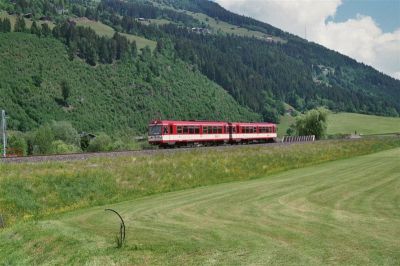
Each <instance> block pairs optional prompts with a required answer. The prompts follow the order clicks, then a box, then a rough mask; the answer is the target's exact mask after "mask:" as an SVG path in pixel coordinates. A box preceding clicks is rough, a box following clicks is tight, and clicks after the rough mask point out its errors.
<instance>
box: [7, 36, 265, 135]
mask: <svg viewBox="0 0 400 266" xmlns="http://www.w3.org/2000/svg"><path fill="white" fill-rule="evenodd" d="M0 57H1V58H2V60H1V62H0V73H1V75H0V90H1V94H2V97H1V98H0V106H1V107H3V108H5V109H6V110H7V111H8V115H9V116H10V119H9V127H10V128H15V129H18V130H23V131H25V130H29V129H32V128H35V127H36V126H38V125H39V124H43V123H45V122H49V121H51V120H69V121H72V122H73V124H74V125H75V126H76V127H77V128H78V129H79V130H84V131H90V130H92V131H106V132H113V131H119V130H128V129H134V130H137V131H140V132H143V131H144V130H145V128H146V125H147V123H148V122H149V121H150V120H152V119H154V118H176V119H178V118H179V119H216V120H243V121H245V120H256V119H259V116H258V115H257V114H254V113H252V112H250V111H248V110H246V109H245V108H243V107H241V106H240V105H239V104H238V103H237V102H236V101H235V100H234V99H233V98H232V97H231V96H230V95H229V94H228V93H226V92H225V91H224V90H223V89H222V88H221V87H219V86H218V85H216V84H214V83H213V82H211V81H209V80H208V79H207V78H205V77H204V76H202V75H201V74H200V73H199V72H197V71H193V70H191V69H190V67H189V66H188V65H186V64H185V63H183V62H181V61H180V60H176V61H172V60H171V59H169V58H167V57H165V56H161V55H158V56H157V57H155V56H154V57H150V58H148V60H143V59H141V58H142V57H138V58H137V60H136V61H135V62H122V61H121V62H118V63H114V64H111V65H108V64H107V65H106V64H105V65H98V66H96V67H92V66H90V65H88V64H86V63H84V62H83V61H81V60H73V61H70V60H68V55H67V51H66V48H65V46H64V45H63V44H62V43H61V42H59V41H57V40H55V39H53V38H44V37H41V38H38V37H37V36H35V35H32V34H26V33H2V34H0ZM154 64H156V65H157V72H156V70H154V69H153V71H152V70H151V69H150V65H154ZM153 72H156V74H154V73H153ZM37 76H41V79H42V80H43V81H42V82H41V84H35V82H34V80H35V77H37ZM65 79H66V80H68V82H69V84H70V86H71V96H70V106H69V107H68V108H67V107H65V106H63V105H62V104H60V101H61V99H62V96H61V88H60V83H61V81H62V80H65Z"/></svg>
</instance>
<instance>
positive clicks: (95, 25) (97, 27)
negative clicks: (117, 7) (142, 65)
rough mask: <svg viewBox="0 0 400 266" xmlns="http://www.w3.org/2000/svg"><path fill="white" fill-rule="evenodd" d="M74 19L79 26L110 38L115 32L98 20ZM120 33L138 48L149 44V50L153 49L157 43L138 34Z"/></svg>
mask: <svg viewBox="0 0 400 266" xmlns="http://www.w3.org/2000/svg"><path fill="white" fill-rule="evenodd" d="M74 21H75V22H76V24H77V25H79V26H84V27H89V28H91V29H92V30H94V31H95V32H96V33H97V34H98V35H100V36H106V37H109V38H111V37H112V36H113V35H114V33H115V30H114V29H113V28H111V27H110V26H107V25H105V24H103V23H101V22H100V21H93V20H89V19H87V18H76V19H74ZM121 35H123V36H125V37H126V38H127V39H128V40H130V41H135V42H136V45H137V47H138V49H141V48H144V47H145V46H149V47H150V49H151V50H154V49H155V48H156V45H157V43H156V42H155V41H151V40H148V39H146V38H143V37H140V36H136V35H132V34H126V33H121Z"/></svg>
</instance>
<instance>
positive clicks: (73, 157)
mask: <svg viewBox="0 0 400 266" xmlns="http://www.w3.org/2000/svg"><path fill="white" fill-rule="evenodd" d="M331 141H332V140H320V141H315V142H327V143H328V142H331ZM342 141H357V139H353V140H342ZM307 143H310V142H292V143H288V142H285V143H282V142H278V143H262V144H249V145H246V144H243V145H221V146H208V147H204V146H200V147H193V148H175V149H157V148H154V149H142V150H130V151H113V152H91V153H72V154H54V155H34V156H22V157H8V158H0V163H1V162H3V163H39V162H49V161H78V160H87V159H90V158H96V157H121V156H146V155H157V154H169V153H176V152H190V151H193V150H194V149H210V150H222V149H230V148H237V147H274V146H287V145H293V144H307Z"/></svg>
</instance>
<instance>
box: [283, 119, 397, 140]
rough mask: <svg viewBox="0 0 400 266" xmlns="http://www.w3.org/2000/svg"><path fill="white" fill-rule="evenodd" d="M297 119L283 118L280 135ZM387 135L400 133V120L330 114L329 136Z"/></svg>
mask: <svg viewBox="0 0 400 266" xmlns="http://www.w3.org/2000/svg"><path fill="white" fill-rule="evenodd" d="M294 121H295V118H294V117H291V116H287V115H285V116H282V117H281V121H280V124H279V127H278V135H279V136H284V135H286V130H287V129H288V128H289V127H290V125H291V124H292V123H294ZM355 132H357V134H362V135H370V134H386V133H397V132H400V118H397V117H383V116H375V115H363V114H355V113H330V114H329V115H328V129H327V133H328V135H335V134H354V133H355Z"/></svg>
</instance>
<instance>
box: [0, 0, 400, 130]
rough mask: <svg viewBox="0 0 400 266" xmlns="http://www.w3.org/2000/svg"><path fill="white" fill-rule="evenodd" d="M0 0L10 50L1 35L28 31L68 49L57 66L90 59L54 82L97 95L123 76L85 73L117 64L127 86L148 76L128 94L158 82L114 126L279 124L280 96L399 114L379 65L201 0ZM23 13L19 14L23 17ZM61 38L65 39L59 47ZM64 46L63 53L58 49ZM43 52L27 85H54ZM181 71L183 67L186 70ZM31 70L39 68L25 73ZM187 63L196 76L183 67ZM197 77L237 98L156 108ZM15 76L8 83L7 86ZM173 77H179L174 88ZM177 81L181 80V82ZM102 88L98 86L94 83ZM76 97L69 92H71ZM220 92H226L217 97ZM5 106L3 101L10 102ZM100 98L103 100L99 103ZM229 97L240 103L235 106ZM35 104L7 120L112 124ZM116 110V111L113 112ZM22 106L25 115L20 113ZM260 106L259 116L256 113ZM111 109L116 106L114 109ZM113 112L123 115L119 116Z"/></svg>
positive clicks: (391, 84) (392, 87)
mask: <svg viewBox="0 0 400 266" xmlns="http://www.w3.org/2000/svg"><path fill="white" fill-rule="evenodd" d="M0 8H1V9H3V10H7V11H8V13H9V14H11V15H13V16H15V17H16V21H15V25H13V27H11V22H10V21H9V20H8V19H3V20H1V19H0V32H6V33H3V35H4V34H7V35H4V36H1V35H0V37H1V38H0V41H2V44H1V45H2V46H3V47H7V49H8V46H10V47H11V46H13V45H12V44H11V43H10V42H7V40H6V39H9V38H29V39H30V40H31V39H32V38H34V37H33V36H30V37H28V35H34V36H37V37H36V38H37V40H38V41H39V42H40V45H45V44H44V43H47V45H51V46H57V47H59V48H58V49H61V50H59V53H60V54H66V56H65V57H64V56H61V57H58V59H57V60H59V61H58V62H57V65H59V66H60V68H62V69H65V68H68V67H67V66H69V67H70V66H71V64H80V65H81V64H82V62H81V61H80V60H78V59H83V60H84V61H85V62H86V64H87V66H86V67H83V66H81V68H84V69H86V70H85V71H82V72H80V73H75V74H74V75H65V77H62V76H60V77H59V78H58V80H57V81H52V82H55V83H58V84H60V82H61V79H65V80H66V82H68V83H70V84H72V85H71V87H73V89H72V91H77V90H79V91H80V90H87V91H89V90H92V91H93V90H95V91H96V93H100V94H101V93H105V94H107V93H109V91H113V90H116V89H117V88H116V86H121V84H120V83H118V82H116V83H109V82H105V81H101V82H96V83H97V84H91V86H93V87H91V88H90V89H86V88H83V86H86V85H88V84H86V85H84V84H85V83H84V82H82V80H87V79H88V76H85V75H89V76H90V75H94V74H93V73H96V72H98V71H100V70H99V69H101V71H102V73H101V74H100V78H99V79H102V76H104V77H111V76H112V75H117V76H121V74H120V73H117V72H115V71H116V68H121V69H122V70H121V72H122V73H125V74H126V77H124V78H126V80H125V81H123V82H122V83H124V85H123V86H122V87H123V88H124V87H126V86H128V85H127V82H128V80H129V78H128V77H127V76H129V75H132V74H133V76H132V77H133V80H134V83H135V84H137V82H138V80H140V82H139V83H143V84H148V85H140V86H138V85H135V86H133V87H132V90H133V92H132V93H133V94H137V93H139V91H140V89H138V88H139V87H145V88H148V90H149V91H153V90H154V88H155V87H157V88H158V89H156V91H157V90H159V89H160V93H161V94H160V95H159V96H160V98H157V99H156V98H154V97H152V96H149V99H145V100H143V99H142V100H143V101H142V102H136V103H133V102H132V103H126V105H127V106H126V108H131V109H132V110H133V109H134V110H137V111H138V112H140V111H139V110H140V108H144V110H148V111H145V112H141V114H142V115H143V114H144V113H146V112H147V113H146V115H144V116H143V117H142V118H140V119H139V121H140V122H139V123H131V122H127V121H124V122H122V121H119V122H115V124H118V126H117V128H119V129H122V128H124V127H126V128H134V129H136V130H139V131H142V130H144V128H145V122H144V121H145V120H146V119H150V118H151V116H154V115H155V114H156V113H157V114H159V116H162V117H165V118H176V119H235V118H236V119H242V120H243V119H250V120H251V119H260V117H262V119H263V120H267V121H275V122H277V121H278V120H279V116H280V115H281V114H282V113H283V112H284V103H288V104H290V105H291V106H293V107H294V108H296V109H298V110H300V111H306V110H309V109H312V108H315V107H318V106H325V107H328V108H329V109H331V110H334V111H349V112H359V113H366V114H378V115H388V116H398V115H399V113H400V81H398V80H395V79H393V78H391V77H388V76H386V75H384V74H382V73H379V72H378V71H376V70H374V69H373V68H371V67H369V66H366V65H363V64H360V63H357V62H356V61H355V60H353V59H351V58H349V57H346V56H343V55H341V54H339V53H337V52H334V51H331V50H329V49H326V48H324V47H322V46H320V45H317V44H315V43H309V42H307V41H305V40H302V39H301V38H298V37H296V36H293V35H291V34H288V33H285V32H283V31H281V30H279V29H277V28H274V27H272V26H270V25H268V24H266V23H262V22H259V21H256V20H254V19H252V18H248V17H244V16H239V15H236V14H234V13H232V12H229V11H227V10H225V9H223V8H222V7H220V6H219V5H218V4H216V3H214V2H210V1H206V0H190V1H189V0H154V1H144V0H141V1H117V0H102V1H100V2H94V1H90V0H15V1H12V2H10V1H8V0H0ZM184 10H186V11H184ZM192 12H198V13H203V14H205V15H207V16H208V17H209V18H213V19H215V20H216V21H217V23H218V21H223V22H226V23H230V25H236V26H240V27H241V28H243V29H246V30H249V31H250V30H251V31H258V32H260V33H261V34H266V35H265V36H273V37H279V38H280V39H281V40H283V41H267V39H265V38H260V37H259V36H254V37H249V36H242V35H239V34H227V33H224V32H221V31H216V30H213V28H212V26H210V24H208V23H207V20H208V18H207V19H206V21H201V20H199V19H197V18H196V17H195V16H194V15H193V14H194V13H192ZM23 16H25V19H23V18H22V17H23ZM26 17H28V20H29V21H33V23H32V24H31V25H30V27H28V26H27V25H25V21H26ZM81 17H86V18H87V19H90V20H92V21H99V22H101V23H103V24H105V25H108V26H110V27H112V28H113V29H114V30H115V32H116V33H115V34H114V35H113V37H111V38H109V37H105V36H101V35H99V34H98V32H96V31H95V30H93V29H91V28H88V27H82V26H78V25H76V23H75V21H74V20H73V19H74V18H81ZM139 18H140V19H139ZM150 19H153V20H164V21H168V22H169V23H162V24H157V23H143V22H142V21H141V20H149V21H150ZM43 21H45V22H46V21H50V22H51V23H52V24H54V27H51V28H50V27H49V26H48V23H42V22H43ZM39 22H40V23H39ZM196 28H200V29H203V28H204V29H207V31H204V32H201V33H199V32H198V31H194V30H193V29H196ZM11 31H15V32H20V33H19V35H15V34H11V33H8V32H11ZM123 34H133V35H136V36H142V37H144V38H147V39H150V40H153V41H156V42H157V47H156V49H155V50H154V51H151V50H150V48H149V47H146V48H144V49H141V50H139V51H138V49H137V46H136V43H135V42H134V41H129V40H128V39H127V38H126V37H125V35H123ZM5 36H7V38H6V37H5ZM22 36H23V37H22ZM32 40H33V39H32ZM34 40H36V39H34ZM33 43H34V44H33V45H29V46H26V47H21V48H20V49H27V50H24V51H23V52H24V53H27V54H29V53H33V54H37V53H38V51H37V49H39V48H38V46H40V45H39V44H38V43H37V42H33ZM57 43H59V44H57ZM61 43H62V44H63V45H64V46H60V45H61ZM62 47H65V48H62ZM7 49H5V50H4V51H6V50H7ZM62 49H65V51H64V52H62ZM2 56H3V58H9V59H10V60H15V59H16V58H15V57H13V54H12V53H11V54H10V53H5V54H3V55H2ZM4 56H5V57H4ZM28 57H29V56H28ZM19 60H20V62H19V63H20V66H19V68H23V69H24V68H25V64H27V61H24V60H21V59H19ZM47 60H50V59H49V58H48V57H47V56H44V58H42V62H41V63H40V64H38V65H37V66H35V67H34V68H33V69H35V70H33V69H31V70H30V74H29V77H30V79H31V80H30V82H31V83H30V85H29V86H31V87H32V88H33V87H38V88H42V86H45V85H48V84H50V83H52V82H51V81H50V80H51V77H50V76H49V75H44V74H43V73H45V71H44V70H43V69H44V66H45V65H48V62H47ZM39 61H40V60H39ZM1 64H3V66H2V67H3V68H5V67H8V66H7V64H5V61H2V63H1ZM21 65H22V66H21ZM172 66H174V68H175V71H178V72H182V73H186V74H185V75H182V73H174V74H173V76H176V77H180V78H181V79H182V80H174V81H175V82H174V83H168V82H170V80H169V77H170V75H171V74H170V73H168V74H167V75H166V73H167V72H166V70H165V68H167V69H169V68H171V67H172ZM11 69H14V68H11ZM183 69H185V70H184V71H183ZM15 71H17V72H15V73H18V70H16V69H15ZM32 71H33V72H37V73H31V72H32ZM88 71H89V72H90V73H91V74H89V72H88ZM188 71H189V72H190V73H193V74H190V75H188ZM20 72H21V71H20ZM4 73H6V72H3V71H2V80H1V81H0V82H1V83H0V89H1V90H2V91H4V90H6V91H9V92H13V93H15V91H17V90H21V86H19V85H20V84H19V82H21V80H22V79H26V77H20V76H19V75H17V76H18V77H16V75H15V73H11V72H10V70H8V74H10V75H11V76H12V77H14V78H15V79H16V81H13V82H11V81H10V80H9V79H8V78H5V77H4ZM128 73H130V74H128ZM96 75H99V74H98V73H97V74H96ZM202 75H204V76H205V77H207V78H208V79H209V80H211V81H212V82H209V83H207V87H206V88H204V90H205V91H208V90H209V88H210V87H211V88H213V89H212V90H214V91H215V90H216V89H215V88H221V87H222V88H223V89H224V90H225V91H227V92H228V93H229V94H230V95H231V96H232V97H233V99H234V100H233V99H229V100H228V102H229V104H228V106H230V107H227V104H223V105H221V106H225V107H227V109H226V110H219V112H217V113H215V112H214V110H213V109H211V110H201V111H200V109H201V107H200V106H201V105H202V104H204V101H206V102H218V99H207V98H206V97H201V99H202V100H201V101H200V99H197V100H199V101H200V102H198V103H194V102H193V101H194V100H195V99H192V101H191V102H192V106H199V109H198V110H197V109H196V111H195V112H190V111H188V110H187V109H186V108H180V107H179V106H178V107H177V106H174V105H173V104H169V103H168V108H162V107H161V106H164V105H163V101H165V99H163V97H162V96H163V95H164V92H162V91H163V89H161V88H163V86H165V87H169V88H170V90H171V91H170V92H169V93H170V96H169V97H172V96H171V94H172V95H174V97H178V98H179V97H183V96H182V95H186V94H187V95H191V94H192V93H193V91H191V90H193V88H192V87H191V86H190V85H188V84H193V82H191V81H187V80H186V79H187V78H188V77H190V76H193V77H196V79H197V76H199V77H200V76H202ZM203 78H204V77H203ZM89 79H90V78H89ZM199 79H201V78H199ZM129 82H132V81H129ZM129 82H128V84H129ZM213 82H215V83H216V84H218V85H219V86H220V87H218V86H216V85H215V84H214V83H213ZM11 83H14V84H13V85H10V84H11ZM28 83H29V82H28ZM28 83H27V84H28ZM177 83H180V84H181V85H180V86H177V87H174V86H176V84H177ZM161 84H163V85H161ZM182 84H187V85H186V86H187V87H184V86H183V85H182ZM52 86H53V88H52V90H54V87H57V86H58V85H57V86H55V85H54V83H52ZM99 86H101V88H102V89H99V88H98V87H99ZM194 86H197V85H196V84H195V85H194ZM22 87H23V86H22ZM134 88H135V89H134ZM42 89H44V88H42ZM45 89H47V90H48V89H49V87H45ZM25 90H27V89H25ZM138 90H139V91H138ZM217 90H218V89H217ZM178 91H179V93H178ZM22 93H23V92H22ZM45 93H46V90H42V94H45ZM85 93H86V92H85ZM153 93H154V91H153ZM50 94H52V97H54V94H55V92H54V91H52V92H51V93H50ZM151 95H153V94H151ZM205 95H207V93H205ZM212 95H213V94H212ZM73 96H74V95H73V94H72V97H71V98H73ZM164 96H165V95H164ZM37 97H38V96H37ZM86 97H89V95H86ZM102 97H103V96H102ZM104 97H105V96H104ZM224 97H225V96H224ZM150 98H151V99H150ZM93 99H97V98H96V97H94V98H93ZM174 99H175V98H174ZM226 99H228V98H226ZM226 99H225V100H226ZM47 100H48V99H47ZM177 100H178V99H177ZM181 100H182V99H179V100H178V101H181ZM220 100H223V99H222V98H220ZM225 100H224V101H225ZM74 101H75V104H77V99H73V100H72V102H74ZM148 101H150V102H153V103H154V104H149V105H147V106H141V104H142V103H143V102H148ZM59 103H60V102H59ZM80 104H82V103H80ZM3 105H5V106H6V107H8V106H7V104H6V103H4V104H2V106H3ZM8 105H10V104H8ZM83 105H84V104H82V106H83ZM96 105H97V104H96ZM98 105H99V106H100V104H98ZM139 105H140V106H139ZM235 105H237V106H239V105H241V106H242V107H234V106H235ZM31 106H32V104H30V103H28V102H23V101H19V102H18V101H16V102H14V103H13V107H12V108H11V110H14V109H15V108H17V109H18V110H19V111H18V112H19V113H20V116H19V117H18V119H16V121H18V122H15V123H14V124H11V126H13V127H14V128H15V129H19V130H26V129H30V128H33V127H35V126H37V125H40V124H41V123H43V122H45V121H48V120H49V119H60V118H61V117H62V118H63V119H64V118H67V119H70V120H73V121H75V122H74V123H75V124H79V125H78V128H79V129H85V130H98V129H102V130H105V131H110V130H111V128H116V126H115V125H114V124H113V125H111V124H110V125H103V126H99V128H96V127H97V126H96V125H95V124H96V123H94V122H90V121H86V122H82V121H79V119H82V118H78V117H77V116H76V117H73V118H72V117H71V116H70V114H69V112H67V114H68V115H65V109H66V108H67V107H68V106H63V104H62V102H61V104H58V106H59V107H56V105H54V106H53V107H52V108H59V110H58V111H54V113H50V114H46V115H44V116H41V115H42V114H41V111H38V110H35V108H31ZM92 107H93V108H94V107H95V106H92ZM152 108H153V109H152ZM232 108H233V109H235V108H236V109H237V111H235V112H233V113H232V115H230V113H231V112H232ZM39 109H40V108H39ZM27 110H29V114H27V113H28V112H27ZM88 110H89V109H88ZM249 110H251V111H249ZM18 112H17V113H18ZM115 112H116V110H114V111H113V113H115ZM23 113H25V115H22V114H23ZM128 113H129V112H128ZM128 113H126V112H122V113H121V115H128ZM32 114H35V115H32ZM256 114H258V115H259V116H258V117H257V115H256ZM115 115H117V114H116V113H115ZM130 116H131V117H130V118H123V119H125V120H126V119H127V120H130V121H131V120H132V119H133V118H136V116H132V114H130ZM28 117H29V118H28ZM110 119H111V118H110ZM119 119H121V118H118V119H116V121H117V120H119ZM83 120H85V119H83ZM107 123H109V122H107ZM113 123H114V122H113Z"/></svg>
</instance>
